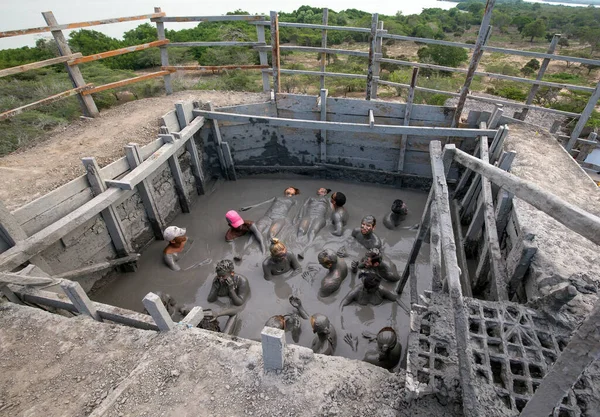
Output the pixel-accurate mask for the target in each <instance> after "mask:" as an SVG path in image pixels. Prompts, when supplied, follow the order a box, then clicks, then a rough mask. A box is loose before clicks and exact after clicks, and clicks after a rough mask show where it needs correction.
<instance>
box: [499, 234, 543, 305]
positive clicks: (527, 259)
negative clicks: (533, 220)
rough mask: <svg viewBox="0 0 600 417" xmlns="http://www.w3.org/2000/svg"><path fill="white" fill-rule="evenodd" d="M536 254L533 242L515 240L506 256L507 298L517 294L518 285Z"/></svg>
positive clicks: (521, 239)
mask: <svg viewBox="0 0 600 417" xmlns="http://www.w3.org/2000/svg"><path fill="white" fill-rule="evenodd" d="M536 253H537V245H536V244H535V242H534V241H533V240H527V239H524V238H517V239H516V242H515V243H514V245H513V247H512V249H511V251H510V252H509V253H508V255H507V256H506V268H507V277H508V279H507V284H508V296H509V297H511V298H512V296H513V295H514V294H515V293H516V292H517V289H518V287H519V284H521V282H522V280H523V277H524V276H525V274H526V273H527V270H528V269H529V265H530V264H531V261H532V259H533V257H534V255H535V254H536Z"/></svg>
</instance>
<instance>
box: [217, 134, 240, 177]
mask: <svg viewBox="0 0 600 417" xmlns="http://www.w3.org/2000/svg"><path fill="white" fill-rule="evenodd" d="M221 149H222V151H223V158H224V159H225V165H226V166H227V177H228V178H229V180H230V181H237V174H236V172H235V164H234V162H233V156H231V149H229V143H227V142H221Z"/></svg>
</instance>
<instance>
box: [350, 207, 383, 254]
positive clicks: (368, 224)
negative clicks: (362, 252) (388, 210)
mask: <svg viewBox="0 0 600 417" xmlns="http://www.w3.org/2000/svg"><path fill="white" fill-rule="evenodd" d="M376 225H377V220H376V219H375V217H374V216H371V215H368V216H365V217H363V219H362V220H361V221H360V227H357V228H356V229H354V230H352V237H353V238H355V239H356V240H357V241H358V243H360V244H361V245H363V246H364V247H365V248H367V249H373V248H377V249H379V248H381V239H379V237H378V236H377V235H376V234H375V233H374V230H375V226H376Z"/></svg>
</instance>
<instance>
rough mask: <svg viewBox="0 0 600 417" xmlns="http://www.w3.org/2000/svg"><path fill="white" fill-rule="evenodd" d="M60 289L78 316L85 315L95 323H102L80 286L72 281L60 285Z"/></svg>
mask: <svg viewBox="0 0 600 417" xmlns="http://www.w3.org/2000/svg"><path fill="white" fill-rule="evenodd" d="M60 287H61V288H62V289H63V291H64V292H65V294H66V295H67V297H69V300H71V302H72V303H73V305H74V306H75V308H76V309H77V311H78V312H79V313H80V314H85V315H86V316H89V317H91V318H93V319H94V320H96V321H102V318H100V315H99V314H98V311H97V310H96V307H95V306H94V304H93V303H92V301H91V300H90V299H89V297H88V296H87V294H86V293H85V291H84V290H83V288H81V284H79V283H78V282H73V281H63V282H61V283H60Z"/></svg>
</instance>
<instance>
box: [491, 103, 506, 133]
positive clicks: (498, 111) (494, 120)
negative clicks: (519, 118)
mask: <svg viewBox="0 0 600 417" xmlns="http://www.w3.org/2000/svg"><path fill="white" fill-rule="evenodd" d="M503 113H504V109H503V105H502V104H496V106H494V111H492V114H491V116H490V119H489V120H488V122H487V125H488V127H489V128H490V129H495V128H496V127H497V126H498V121H499V120H500V118H501V117H502V114H503Z"/></svg>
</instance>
